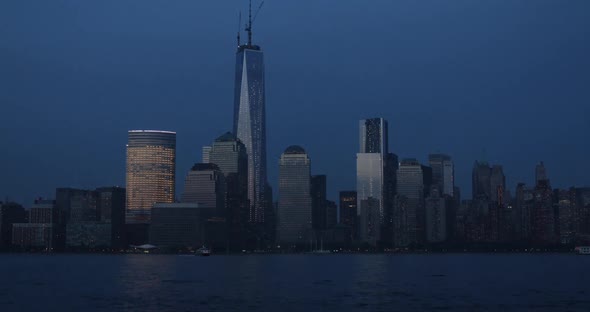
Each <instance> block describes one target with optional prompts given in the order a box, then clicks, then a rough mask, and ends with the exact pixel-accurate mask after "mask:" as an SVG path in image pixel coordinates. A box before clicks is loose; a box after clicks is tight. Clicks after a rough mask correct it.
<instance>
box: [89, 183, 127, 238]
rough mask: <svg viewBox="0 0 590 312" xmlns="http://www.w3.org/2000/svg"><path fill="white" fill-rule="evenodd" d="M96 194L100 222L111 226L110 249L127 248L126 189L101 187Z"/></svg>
mask: <svg viewBox="0 0 590 312" xmlns="http://www.w3.org/2000/svg"><path fill="white" fill-rule="evenodd" d="M96 192H97V193H98V203H99V211H100V218H99V222H101V223H108V224H111V244H110V247H111V248H114V249H121V248H125V247H126V242H125V201H126V190H125V188H122V187H117V186H113V187H100V188H97V189H96Z"/></svg>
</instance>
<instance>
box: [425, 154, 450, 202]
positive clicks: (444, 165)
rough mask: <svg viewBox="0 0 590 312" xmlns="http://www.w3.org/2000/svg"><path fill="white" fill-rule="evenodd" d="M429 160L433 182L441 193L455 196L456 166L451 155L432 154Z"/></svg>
mask: <svg viewBox="0 0 590 312" xmlns="http://www.w3.org/2000/svg"><path fill="white" fill-rule="evenodd" d="M428 161H429V162H430V167H432V183H433V184H434V185H436V186H437V187H438V189H439V192H440V195H441V196H442V195H449V196H453V189H454V187H455V168H454V165H453V161H452V160H451V156H449V155H445V154H430V155H429V156H428Z"/></svg>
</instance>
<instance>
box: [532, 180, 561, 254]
mask: <svg viewBox="0 0 590 312" xmlns="http://www.w3.org/2000/svg"><path fill="white" fill-rule="evenodd" d="M533 194H534V199H533V200H534V206H533V209H532V213H531V215H532V227H531V230H532V238H533V242H534V243H535V244H538V245H550V244H555V243H556V242H557V231H556V228H555V225H556V223H555V213H554V210H553V191H552V190H551V186H550V185H549V180H539V182H538V183H537V186H535V190H534V193H533Z"/></svg>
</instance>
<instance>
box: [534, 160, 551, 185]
mask: <svg viewBox="0 0 590 312" xmlns="http://www.w3.org/2000/svg"><path fill="white" fill-rule="evenodd" d="M545 180H549V178H547V170H546V169H545V164H544V163H543V162H540V163H538V164H537V166H535V185H536V184H537V183H539V181H545Z"/></svg>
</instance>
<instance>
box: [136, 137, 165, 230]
mask: <svg viewBox="0 0 590 312" xmlns="http://www.w3.org/2000/svg"><path fill="white" fill-rule="evenodd" d="M175 179H176V133H175V132H170V131H157V130H131V131H129V141H128V144H127V177H126V180H127V206H126V219H127V220H126V221H127V223H146V222H147V223H149V220H150V210H151V208H152V206H153V204H154V203H173V202H174V196H175V183H176V182H175Z"/></svg>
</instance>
